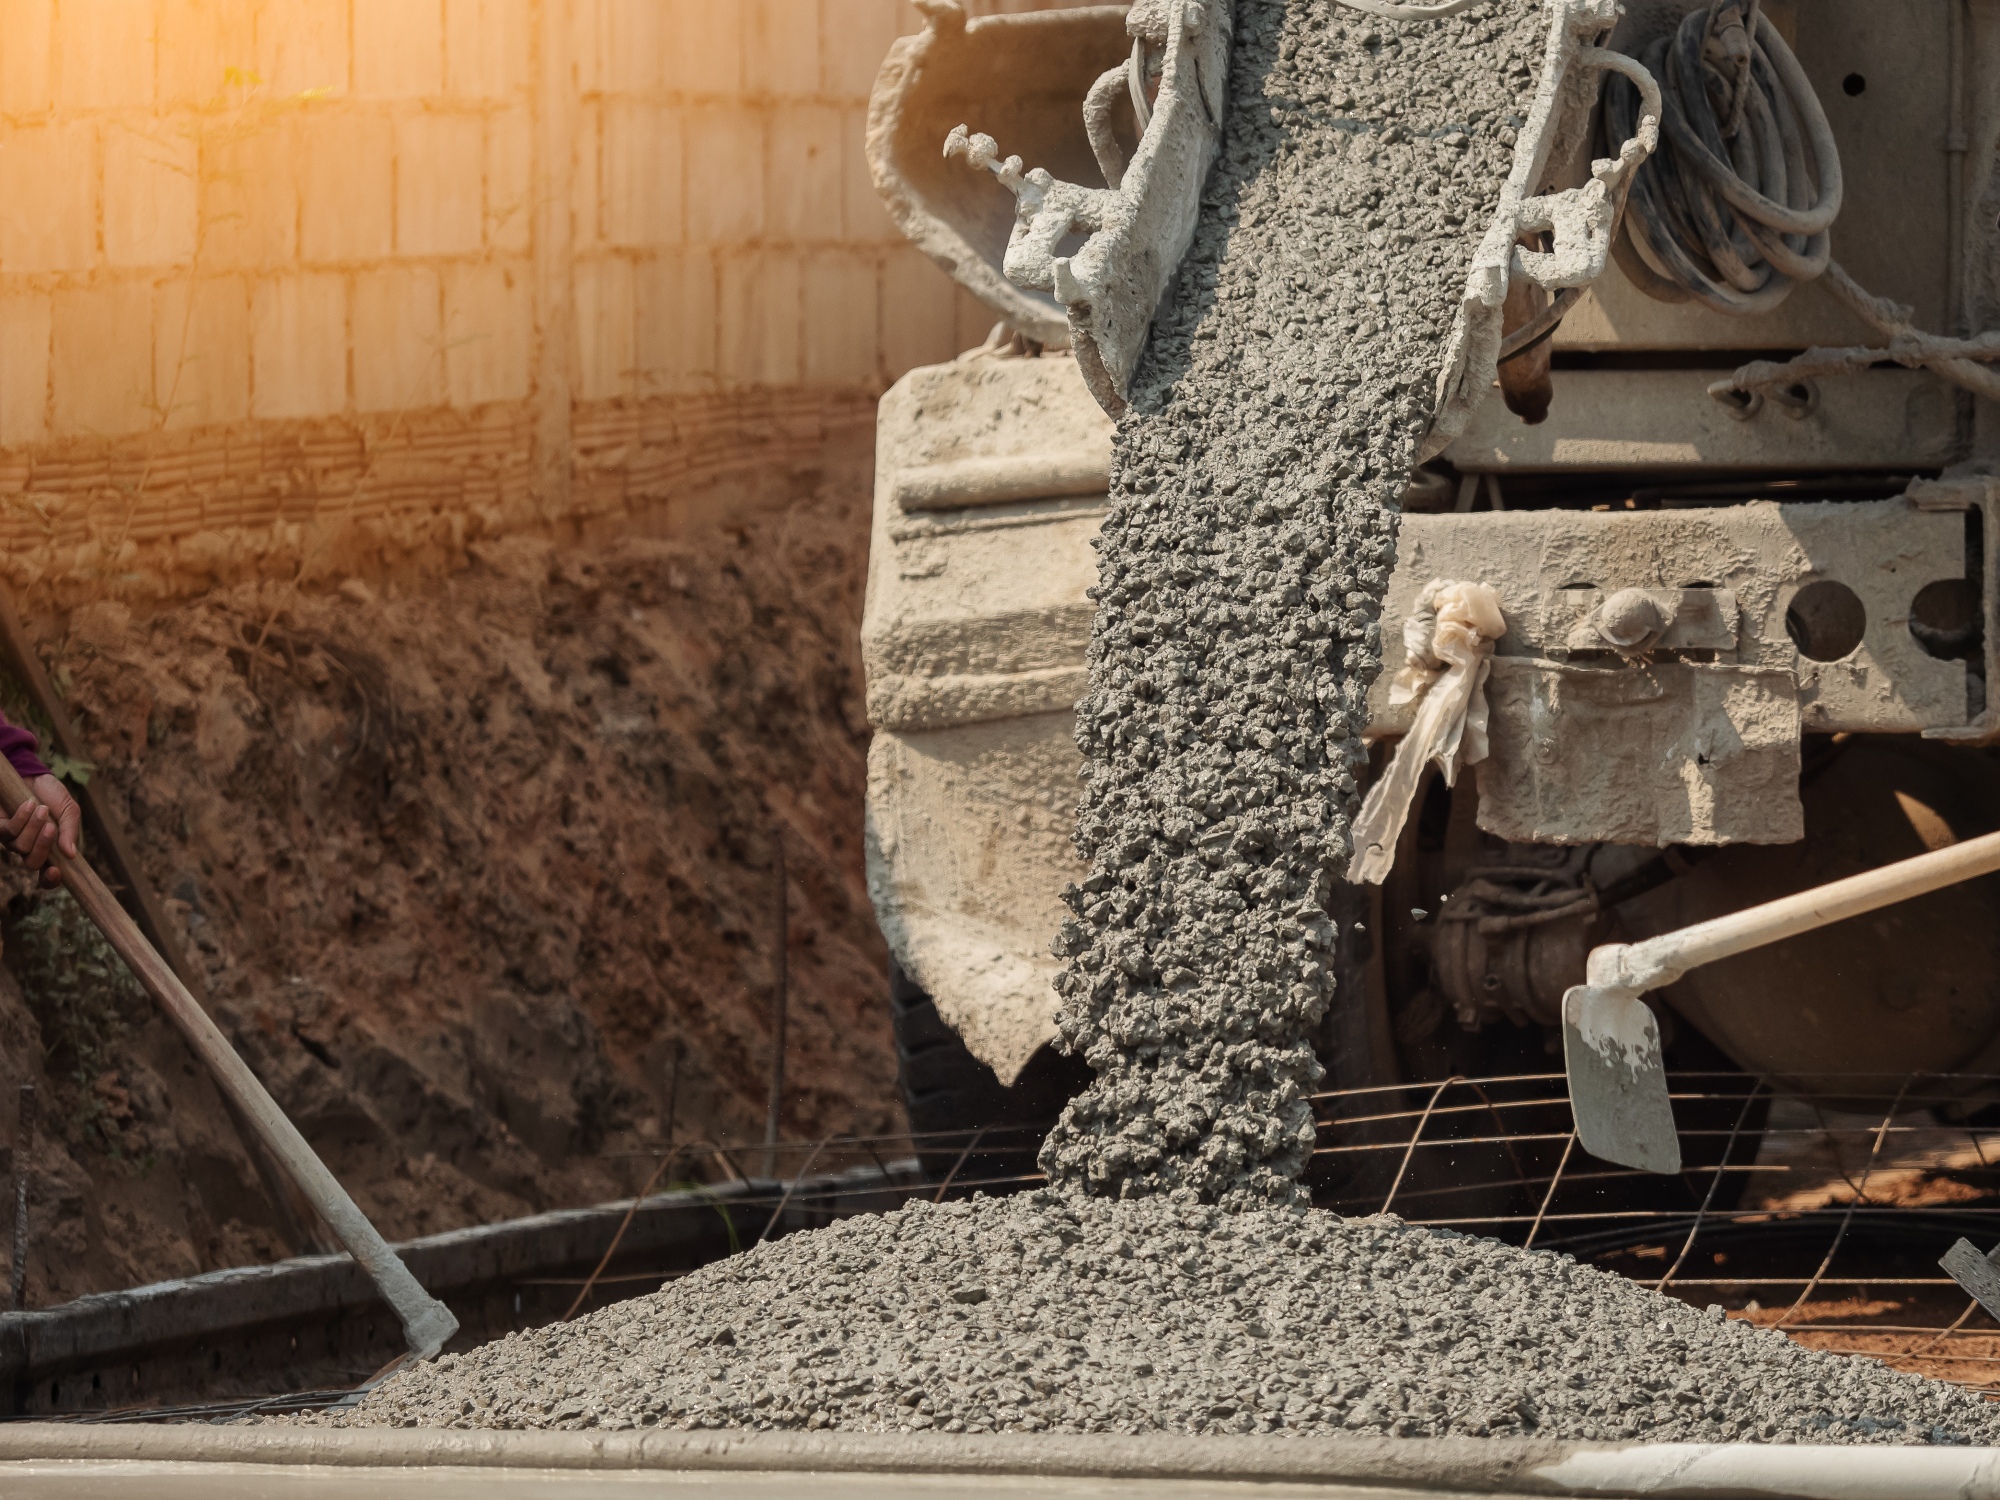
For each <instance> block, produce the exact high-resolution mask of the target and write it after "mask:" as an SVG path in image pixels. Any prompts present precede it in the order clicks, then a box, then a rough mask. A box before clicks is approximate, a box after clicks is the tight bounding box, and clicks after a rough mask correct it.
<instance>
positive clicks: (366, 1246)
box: [0, 756, 458, 1359]
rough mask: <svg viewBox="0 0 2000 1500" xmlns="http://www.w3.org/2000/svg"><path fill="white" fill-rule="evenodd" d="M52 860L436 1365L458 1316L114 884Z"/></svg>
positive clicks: (80, 865)
mask: <svg viewBox="0 0 2000 1500" xmlns="http://www.w3.org/2000/svg"><path fill="white" fill-rule="evenodd" d="M33 800H35V798H34V793H33V792H31V791H30V790H29V789H28V785H27V783H26V782H24V781H22V780H21V776H20V773H19V772H18V771H16V770H15V769H14V767H13V766H12V765H11V764H10V763H9V762H8V761H7V759H6V757H5V756H0V807H4V808H5V810H6V814H7V815H8V816H9V817H11V816H12V815H13V814H14V813H15V812H17V811H18V810H19V809H20V806H21V804H22V803H23V802H30V801H33ZM52 857H53V858H54V860H55V864H56V867H57V868H58V869H59V870H61V871H62V876H63V883H64V884H65V885H67V886H68V887H69V892H70V894H71V895H72V896H73V897H75V898H76V903H77V905H79V906H81V907H82V908H83V910H84V912H85V914H86V915H88V916H89V918H90V920H91V921H92V922H94V923H96V924H97V929H98V931H100V932H102V933H103V934H104V938H105V941H106V942H108V943H110V944H111V946H112V948H113V949H114V950H116V952H117V954H118V956H119V957H120V958H122V959H124V960H125V965H126V967H127V968H129V969H130V970H131V971H132V972H133V973H134V974H135V975H137V976H138V979H139V983H141V984H142V985H144V986H145V987H146V993H147V994H149V995H151V996H152V997H153V998H154V999H155V1000H157V1001H158V1002H159V1004H160V1008H161V1009H162V1010H164V1011H165V1012H166V1013H167V1018H168V1019H169V1020H171V1021H172V1022H173V1023H174V1025H175V1026H177V1027H179V1028H180V1033H181V1035H182V1036H184V1037H186V1038H187V1041H188V1045H189V1046H190V1047H192V1048H193V1049H194V1051H195V1055H196V1056H198V1057H200V1058H201V1060H202V1062H203V1063H204V1064H206V1065H207V1067H208V1070H209V1072H210V1073H211V1074H212V1075H213V1076H214V1078H215V1082H216V1086H217V1087H219V1088H220V1089H221V1090H222V1092H223V1094H224V1095H225V1096H227V1097H228V1099H229V1100H230V1102H232V1103H233V1104H234V1105H235V1106H236V1107H237V1108H238V1109H239V1110H240V1111H241V1112H242V1114H243V1117H244V1118H245V1119H246V1120H248V1121H249V1122H250V1126H251V1128H252V1129H253V1130H255V1131H256V1133H257V1135H258V1136H259V1138H260V1139H262V1140H263V1142H264V1143H265V1144H266V1145H267V1146H268V1147H270V1150H271V1154H272V1155H273V1156H275V1157H276V1158H277V1159H278V1161H279V1163H280V1164H281V1165H282V1166H283V1167H284V1169H285V1171H286V1172H287V1173H289V1174H290V1175H291V1178H292V1180H293V1181H294V1182H296V1183H297V1184H298V1185H299V1189H300V1191H301V1192H303V1193H304V1194H305V1195H306V1197H307V1198H308V1199H309V1200H311V1202H312V1206H313V1207H314V1208H315V1209H316V1210H318V1212H319V1215H320V1217H321V1218H322V1219H324V1220H325V1221H326V1224H327V1227H328V1228H329V1229H331V1230H332V1231H333V1232H334V1234H335V1236H337V1237H338V1238H339V1240H340V1243H341V1244H343V1245H345V1246H346V1247H347V1251H348V1253H349V1254H350V1255H352V1256H353V1257H354V1259H355V1260H356V1261H357V1262H358V1263H359V1264H360V1265H361V1267H362V1269H363V1270H365V1271H367V1273H368V1274H369V1276H370V1277H371V1278H373V1280H374V1282H375V1286H376V1288H377V1289H378V1290H379V1291H380V1292H381V1293H382V1297H383V1300H384V1301H386V1302H387V1303H388V1304H389V1306H390V1307H392V1308H394V1309H395V1312H396V1316H397V1317H398V1318H399V1319H400V1320H401V1321H402V1324H403V1333H404V1336H405V1337H406V1338H407V1339H408V1340H409V1345H410V1351H411V1353H413V1354H415V1355H416V1356H417V1357H418V1358H419V1359H428V1358H429V1357H430V1356H431V1355H433V1354H435V1353H437V1351H438V1350H439V1349H440V1348H442V1347H443V1345H444V1341H445V1340H446V1339H448V1338H450V1337H451V1336H452V1334H454V1333H456V1332H457V1331H458V1319H456V1318H455V1317H453V1316H452V1315H451V1311H450V1309H448V1308H447V1307H446V1306H445V1305H444V1304H443V1303H442V1302H440V1301H438V1300H437V1299H436V1298H435V1297H433V1296H431V1295H430V1293H428V1292H426V1291H425V1290H424V1289H423V1287H421V1286H420V1285H418V1284H417V1279H416V1277H414V1276H412V1275H411V1274H410V1269H409V1267H408V1266H405V1265H404V1264H403V1263H402V1261H401V1260H399V1259H397V1257H396V1253H395V1251H393V1250H391V1249H390V1248H389V1245H388V1242H387V1241H385V1240H384V1239H383V1238H382V1236H381V1235H380V1233H378V1232H377V1231H376V1228H375V1226H374V1225H373V1224H371V1223H370V1222H369V1221H368V1216H367V1215H366V1214H364V1213H362V1211H361V1210H360V1209H359V1208H358V1207H356V1206H355V1202H354V1200H353V1199H352V1198H350V1197H348V1196H347V1190H346V1189H345V1188H343V1187H342V1186H341V1185H340V1182H339V1179H337V1178H336V1177H335V1176H334V1175H333V1173H331V1172H329V1171H328V1170H327V1169H326V1163H324V1162H322V1161H321V1160H320V1159H319V1156H318V1155H317V1154H316V1153H315V1152H314V1151H313V1148H312V1147H311V1146H310V1145H308V1144H307V1143H306V1138H305V1137H304V1136H302V1135H300V1134H299V1130H298V1127H297V1126H296V1125H294V1124H293V1123H292V1122H291V1120H290V1119H289V1118H288V1117H287V1116H286V1114H285V1112H284V1111H283V1110H282V1109H280V1108H279V1107H278V1102H277V1100H275V1099H273V1098H272V1097H271V1095H270V1093H269V1092H268V1091H267V1090H266V1089H265V1087H264V1085H263V1084H262V1083H260V1082H258V1080H257V1075H256V1074H254V1073H252V1072H251V1071H250V1068H249V1065H248V1064H246V1063H245V1062H244V1061H243V1059H242V1058H241V1057H239V1056H237V1054H236V1049H235V1048H234V1047H232V1046H230V1045H229V1038H227V1037H225V1036H224V1035H223V1034H222V1031H221V1029H220V1028H219V1027H217V1026H216V1024H215V1022H214V1021H212V1020H210V1019H209V1015H208V1012H207V1011H205V1010H203V1009H202V1008H201V1006H200V1005H199V1004H197V1003H196V1001H195V998H194V996H193V995H191V994H189V993H188V990H187V986H185V985H184V984H182V983H181V981H180V978H179V976H178V975H176V974H175V973H174V971H173V969H172V968H170V967H169V966H168V965H167V962H166V960H164V959H163V958H161V957H160V955H159V953H158V952H157V951H155V950H154V948H153V945H152V944H151V943H149V942H147V941H146V937H145V934H144V933H142V932H140V931H139V927H138V924H137V923H135V922H134V921H133V920H132V918H131V917H130V916H129V915H128V914H127V913H126V910H125V908H124V907H123V906H120V905H119V904H118V898H117V897H116V896H114V895H112V894H111V890H110V888H109V887H108V886H106V885H105V883H104V882H103V881H102V880H100V879H98V877H97V872H96V871H95V870H93V869H91V867H90V864H89V862H88V861H87V860H85V859H84V858H82V856H80V855H78V856H74V857H73V856H70V855H67V854H64V853H63V852H62V851H61V849H60V848H58V849H57V850H56V851H55V853H54V855H53V856H52Z"/></svg>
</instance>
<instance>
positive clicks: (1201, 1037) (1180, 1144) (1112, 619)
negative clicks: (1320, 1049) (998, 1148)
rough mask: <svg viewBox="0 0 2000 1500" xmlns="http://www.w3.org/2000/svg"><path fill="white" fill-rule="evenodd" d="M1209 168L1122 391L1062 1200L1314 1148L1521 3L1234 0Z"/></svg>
mask: <svg viewBox="0 0 2000 1500" xmlns="http://www.w3.org/2000/svg"><path fill="white" fill-rule="evenodd" d="M1237 27H1238V30H1237V43H1236V50H1235V55H1234V59H1233V64H1232V78H1231V84H1230V99H1231V106H1230V114H1229V117H1228V121H1227V134H1226V139H1225V146H1224V154H1223V157H1222V159H1221V161H1220V162H1219V163H1218V165H1217V167H1216V170H1215V172H1214V173H1213V174H1212V176H1211V180H1210V183H1209V186H1208V189H1207V197H1206V202H1205V203H1204V206H1203V211H1202V217H1201V227H1200V229H1199V231H1198V233H1197V236H1196V239H1195V243H1194V247H1193V249H1192V250H1191V252H1190V253H1189V255H1188V257H1187V259H1186V261H1185V262H1184V263H1183V265H1182V269H1181V273H1180V276H1179V278H1178V281H1177V283H1176V286H1175V288H1174V290H1173V292H1172V293H1171V294H1170V302H1169V305H1168V306H1167V307H1166V308H1165V310H1164V312H1163V314H1162V315H1161V316H1160V317H1159V318H1158V319H1157V320H1156V322H1155V324H1154V330H1153V338H1152V342H1151V344H1150V346H1149V348H1148V351H1147V355H1146V358H1145V360H1144V361H1143V363H1142V364H1141V367H1140V370H1139V373H1138V375H1137V377H1136V379H1135V381H1134V390H1133V393H1132V412H1131V414H1130V415H1129V416H1128V417H1127V418H1126V419H1125V420H1124V421H1123V422H1121V423H1120V426H1119V432H1118V436H1117V442H1116V447H1115V450H1114V455H1113V464H1112V509H1111V513H1110V515H1109V516H1108V517H1107V519H1106V521H1105V525H1104V531H1103V538H1102V541H1101V543H1100V550H1101V558H1100V566H1099V583H1098V587H1097V591H1096V595H1095V598H1096V601H1097V619H1096V626H1095V633H1094V636H1093V640H1092V647H1091V658H1090V671H1091V675H1090V689H1089V692H1088V694H1087V695H1086V696H1085V698H1084V700H1083V701H1082V703H1081V704H1080V705H1079V706H1078V709H1077V737H1078V741H1079V744H1080V745H1081V747H1082V750H1083V753H1084V760H1085V785H1084V794H1083V803H1082V809H1081V812H1080V814H1079V818H1078V829H1077V842H1078V847H1079V849H1080V851H1081V852H1082V854H1083V856H1084V858H1085V859H1086V860H1087V861H1088V862H1089V864H1090V868H1091V873H1090V876H1089V878H1088V879H1087V880H1085V881H1084V882H1083V884H1082V886H1081V887H1080V888H1073V889H1072V890H1070V891H1069V892H1067V893H1066V899H1067V900H1068V902H1069V904H1070V906H1071V909H1072V910H1073V911H1074V913H1075V915H1074V917H1073V918H1072V919H1071V920H1070V921H1069V922H1067V923H1066V924H1065V926H1064V928H1063V931H1062V934H1061V936H1060V937H1059V938H1058V939H1057V952H1058V953H1059V954H1060V955H1061V956H1063V957H1064V958H1065V959H1066V960H1067V964H1066V967H1065V970H1064V972H1063V974H1062V975H1061V977H1060V978H1059V980H1058V982H1057V987H1058V990H1059V991H1060V993H1061V995H1062V998H1063V1007H1062V1012H1061V1016H1060V1020H1059V1025H1060V1027H1061V1031H1062V1035H1063V1038H1064V1040H1065V1042H1066V1043H1067V1044H1068V1046H1069V1047H1070V1048H1071V1049H1073V1050H1075V1051H1077V1052H1080V1053H1082V1054H1083V1056H1084V1057H1085V1058H1086V1059H1087V1060H1088V1061H1089V1063H1090V1065H1091V1066H1092V1068H1093V1069H1095V1071H1096V1075H1097V1076H1096V1081H1095V1083H1094V1084H1093V1085H1092V1087H1091V1088H1090V1089H1089V1090H1088V1091H1087V1092H1086V1093H1084V1094H1083V1095H1082V1096H1081V1097H1080V1098H1078V1099H1077V1100H1076V1101H1075V1102H1074V1103H1073V1104H1072V1105H1071V1107H1070V1109H1069V1111H1068V1114H1067V1115H1066V1116H1065V1118H1064V1119H1063V1121H1062V1123H1061V1124H1060V1125H1059V1126H1058V1128H1057V1129H1056V1130H1055V1132H1054V1133H1053V1134H1052V1135H1051V1136H1050V1138H1049V1140H1048V1143H1047V1145H1046V1146H1045V1147H1044V1149H1043V1153H1042V1165H1043V1167H1044V1169H1045V1170H1046V1171H1047V1172H1048V1173H1049V1176H1050V1179H1051V1181H1053V1182H1056V1183H1059V1184H1074V1185H1078V1186H1081V1187H1083V1188H1085V1189H1087V1190H1088V1191H1090V1192H1093V1193H1102V1194H1110V1195H1124V1196H1131V1195H1135V1194H1142V1193H1151V1192H1176V1193H1186V1194H1189V1195H1192V1196H1193V1197H1195V1198H1198V1199H1200V1200H1201V1201H1203V1202H1211V1203H1222V1204H1226V1205H1231V1206H1245V1205H1249V1204H1252V1203H1259V1202H1277V1203H1285V1202H1289V1201H1292V1200H1293V1199H1294V1198H1296V1197H1297V1196H1298V1195H1299V1192H1300V1190H1299V1188H1298V1187H1297V1184H1296V1181H1295V1179H1296V1178H1297V1176H1298V1173H1299V1171H1300V1169H1301V1168H1302V1167H1303V1165H1304V1163H1305V1161H1306V1158H1307V1155H1308V1153H1309V1152H1310V1151H1311V1149H1312V1142H1313V1126H1312V1115H1311V1110H1310V1107H1309V1105H1308V1103H1307V1096H1308V1095H1309V1094H1310V1093H1311V1091H1312V1087H1313V1084H1314V1083H1315V1082H1316V1081H1317V1079H1318V1077H1319V1065H1318V1063H1317V1062H1316V1061H1315V1059H1314V1056H1313V1052H1312V1048H1311V1046H1310V1043H1309V1040H1308V1037H1309V1034H1310V1031H1311V1029H1312V1027H1313V1025H1314V1023H1315V1022H1316V1021H1317V1020H1318V1018H1319V1017H1320V1016H1321V1014H1322V1013H1323V1012H1324V1010H1325V1008H1326V1006H1327V1004H1328V1003H1329V1000H1330V999H1331V998H1332V983H1333V981H1332V975H1331V973H1330V972H1329V969H1330V963H1331V958H1332V948H1333V943H1334V931H1333V926H1332V923H1331V921H1330V919H1329V917H1328V915H1327V910H1326V905H1327V900H1328V897H1329V895H1330V889H1331V886H1330V883H1331V881H1332V880H1333V879H1334V878H1335V876H1336V875H1337V873H1338V872H1339V871H1340V869H1341V868H1342V867H1343V866H1344V864H1345V862H1346V858H1347V834H1348V822H1349V818H1350V817H1351V815H1352V813H1353V811H1354V807H1355V801H1356V796H1357V783H1356V773H1357V771H1358V770H1359V769H1360V767H1361V766H1362V763H1363V761H1364V759H1365V751H1364V750H1363V748H1362V745H1361V741H1360V731H1361V729H1362V728H1363V726H1364V725H1365V722H1366V718H1367V712H1366V704H1365V695H1366V693H1367V690H1368V687H1369V685H1370V683H1371V682H1372V681H1373V679H1374V677H1375V674H1376V672H1377V669H1378V668H1379V666H1380V662H1381V642H1380V635H1379V624H1378V617H1379V613H1380V605H1381V597H1382V592H1383V589H1384V588H1385V586H1386V585H1387V582H1388V578H1389V573H1390V570H1391V568H1392V567H1393V564H1394V547H1395V530H1396V527H1395V508H1394V501H1395V497H1396V496H1397V495H1398V494H1399V493H1400V492H1401V490H1402V489H1403V487H1404V485H1405V483H1406V481H1407V477H1408V474H1409V470H1410V461H1411V455H1412V453H1413V451H1414V449H1415V446H1416V444H1417V442H1418V440H1419V439H1420V438H1421V436H1422V434H1423V432H1424V430H1425V427H1426V426H1427V424H1428V422H1429V418H1430V413H1431V410H1432V403H1433V393H1434V389H1435V385H1436V379H1437V373H1438V365H1439V361H1440V357H1441V354H1442V349H1443V343H1444V336H1445V333H1446V332H1447V330H1448V329H1449V326H1450V322H1451V317H1452V310H1453V307H1454V305H1455V301H1456V298H1457V296H1458V293H1459V291H1460V289H1461V288H1462V286H1463V284H1464V278H1465V273H1466V267H1467V265H1468V263H1469V261H1470V258H1471V254H1472V251H1473V249H1474V247H1475V245H1476V242H1477V240H1478V236H1479V233H1480V231H1481V230H1482V229H1483V227H1484V226H1485V224H1486V223H1487V222H1488V221H1489V220H1490V218H1491V216H1492V213H1493V208H1494V205H1495V202H1496V201H1497V198H1498V193H1499V188H1500V185H1501V183H1502V182H1503V181H1504V179H1505V177H1506V175H1507V170H1508V166H1509V164H1510V161H1511V159H1512V147H1513V144H1514V139H1515V130H1516V129H1517V128H1518V127H1519V125H1520V124H1521V121H1522V117H1523V115H1524V113H1525V109H1526V106H1527V102H1528V100H1529V98H1530V97H1531V94H1532V90H1533V85H1534V80H1535V77H1536V72H1537V64H1538V61H1539V56H1540V52H1541V49H1542V46H1543V44H1544V41H1545V38H1546V30H1547V17H1546V10H1545V7H1543V6H1541V5H1539V4H1536V3H1534V0H1504V3H1496V4H1493V5H1489V6H1482V7H1479V8H1477V9H1476V10H1474V11H1472V12H1470V13H1468V14H1466V15H1464V16H1460V17H1457V18H1454V19H1451V20H1448V21H1443V22H1421V23H1396V22H1386V21H1378V20H1375V19H1374V18H1372V17H1369V16H1366V15H1362V14H1359V13H1357V12H1355V11H1352V10H1348V9H1345V8H1343V7H1341V6H1339V5H1336V4H1334V3H1332V0H1318V3H1293V4H1290V5H1281V4H1275V3H1246V4H1243V5H1241V6H1240V7H1239V8H1238V13H1237Z"/></svg>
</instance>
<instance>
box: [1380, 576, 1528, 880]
mask: <svg viewBox="0 0 2000 1500" xmlns="http://www.w3.org/2000/svg"><path fill="white" fill-rule="evenodd" d="M1506 633H1507V621H1506V618H1505V617H1504V616H1503V615H1502V614H1501V613H1500V591H1499V590H1498V589H1496V588H1494V587H1493V586H1492V585H1491V584H1485V583H1458V582H1454V581H1453V580H1451V579H1448V578H1436V579H1432V580H1431V582H1429V583H1427V584H1425V585H1424V589H1423V592H1422V593H1420V594H1418V595H1417V603H1416V608H1415V609H1413V610H1412V611H1411V612H1410V614H1409V617H1408V618H1407V619H1405V620H1404V622H1403V652H1404V664H1403V667H1402V669H1401V670H1400V671H1398V672H1397V673H1396V676H1395V678H1394V679H1393V681H1392V682H1391V684H1390V688H1389V702H1390V703H1391V704H1394V705H1397V706H1400V705H1402V704H1405V703H1411V702H1415V701H1416V700H1418V699H1422V702H1421V704H1420V705H1419V707H1418V709H1417V716H1416V720H1415V722H1414V723H1412V724H1411V726H1410V732H1409V733H1408V734H1406V735H1404V736H1403V738H1402V740H1401V742H1400V743H1399V744H1398V745H1397V746H1396V749H1395V753H1394V754H1393V755H1391V756H1390V757H1389V765H1388V768H1387V769H1386V770H1385V771H1383V773H1382V776H1381V779H1380V780H1378V781H1377V782H1376V783H1375V785H1373V786H1372V787H1370V788H1369V789H1368V796H1367V798H1366V799H1365V800H1364V801H1363V802H1362V804H1361V815H1360V816H1359V817H1357V818H1356V819H1355V820H1354V854H1353V857H1352V859H1350V860H1349V862H1348V866H1347V878H1348V879H1349V880H1350V881H1353V882H1354V883H1355V884H1357V885H1380V884H1381V883H1382V882H1383V880H1384V879H1386V878H1387V877H1388V874H1389V870H1390V868H1391V866H1393V865H1394V864H1395V862H1396V843H1397V841H1398V840H1399V839H1400V838H1401V837H1402V832H1403V824H1404V823H1405V822H1406V821H1407V820H1408V818H1409V815H1410V804H1411V802H1413V801H1414V800H1415V798H1416V794H1417V784H1418V783H1419V782H1420V781H1421V780H1422V779H1423V774H1424V769H1425V767H1427V766H1429V765H1430V764H1431V762H1433V761H1435V762H1437V764H1438V766H1439V767H1440V768H1441V769H1442V770H1443V772H1444V780H1445V785H1446V786H1451V785H1454V784H1455V783H1456V782H1457V780H1458V769H1459V767H1460V766H1470V765H1476V764H1478V763H1479V762H1480V761H1482V760H1484V759H1486V753H1487V740H1486V723H1487V710H1486V679H1487V677H1488V675H1489V674H1490V673H1491V672H1492V670H1493V647H1494V644H1495V643H1496V642H1497V641H1498V640H1499V639H1500V637H1501V636H1503V635H1505V634H1506Z"/></svg>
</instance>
